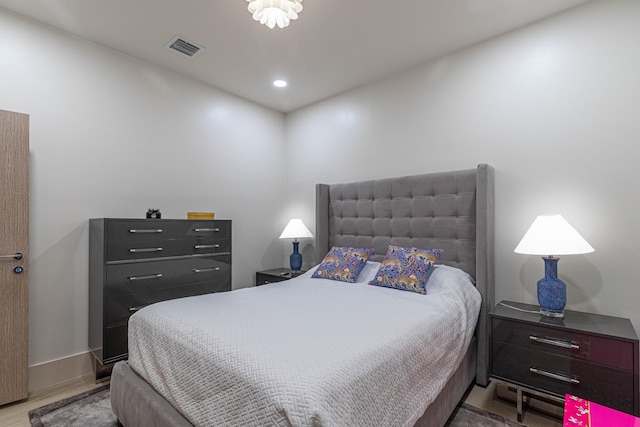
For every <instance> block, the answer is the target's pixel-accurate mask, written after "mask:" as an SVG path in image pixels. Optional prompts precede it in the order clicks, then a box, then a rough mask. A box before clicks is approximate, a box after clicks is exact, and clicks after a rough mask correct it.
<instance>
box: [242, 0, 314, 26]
mask: <svg viewBox="0 0 640 427" xmlns="http://www.w3.org/2000/svg"><path fill="white" fill-rule="evenodd" d="M247 2H249V6H248V7H247V10H249V12H250V13H252V14H253V19H254V20H256V21H260V23H261V24H264V25H266V26H267V27H269V28H274V27H275V26H276V25H278V27H280V28H284V27H287V26H289V21H293V20H295V19H298V13H300V12H302V0H247Z"/></svg>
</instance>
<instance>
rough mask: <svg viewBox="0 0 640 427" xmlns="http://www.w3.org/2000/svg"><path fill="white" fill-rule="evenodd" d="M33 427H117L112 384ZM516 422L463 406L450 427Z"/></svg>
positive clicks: (42, 416)
mask: <svg viewBox="0 0 640 427" xmlns="http://www.w3.org/2000/svg"><path fill="white" fill-rule="evenodd" d="M29 421H30V422H31V425H32V426H33V427H86V426H92V427H116V426H117V425H118V423H117V420H116V416H115V415H114V414H113V412H112V411H111V399H110V395H109V385H105V386H102V387H98V388H95V389H93V390H89V391H87V392H85V393H81V394H78V395H76V396H71V397H68V398H66V399H63V400H60V401H58V402H54V403H51V404H49V405H46V406H43V407H41V408H37V409H34V410H32V411H30V412H29ZM520 426H522V424H518V423H516V422H515V421H511V420H509V419H506V418H503V417H502V416H500V415H496V414H491V413H489V412H486V411H483V410H482V409H479V408H476V407H474V406H471V405H467V404H466V403H464V404H462V405H461V406H459V407H458V408H457V409H456V411H455V412H454V413H453V415H452V416H451V419H449V421H448V422H447V424H446V427H520Z"/></svg>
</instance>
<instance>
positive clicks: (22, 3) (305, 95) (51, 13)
mask: <svg viewBox="0 0 640 427" xmlns="http://www.w3.org/2000/svg"><path fill="white" fill-rule="evenodd" d="M587 1H590V0H304V2H303V6H304V10H303V11H302V12H301V13H300V17H299V19H298V20H296V21H292V23H291V25H290V26H289V27H287V28H284V29H279V28H277V27H276V28H275V29H273V30H270V29H268V28H267V27H266V26H264V25H260V24H259V23H258V22H255V21H253V19H252V17H251V14H250V13H249V12H248V11H247V4H248V3H247V2H246V1H245V0H0V8H4V9H6V10H8V11H10V12H13V13H15V14H18V15H22V16H26V17H28V18H32V19H34V20H36V21H40V22H43V23H46V24H48V25H51V26H53V27H56V28H59V29H61V30H64V31H67V32H69V33H72V34H76V35H78V36H80V37H83V38H86V39H89V40H92V41H94V42H96V43H99V44H102V45H105V46H108V47H111V48H113V49H115V50H118V51H120V52H124V53H126V54H129V55H132V56H135V57H138V58H142V59H144V60H146V61H149V62H151V63H154V64H158V65H160V66H163V67H166V68H169V69H171V70H175V71H177V72H180V73H183V74H185V75H188V76H191V77H194V78H196V79H198V80H200V81H203V82H205V83H208V84H210V85H212V86H215V87H217V88H219V89H223V90H225V91H227V92H230V93H232V94H235V95H238V96H241V97H243V98H246V99H249V100H252V101H254V102H256V103H258V104H261V105H264V106H267V107H270V108H273V109H275V110H278V111H282V112H289V111H293V110H295V109H297V108H300V107H303V106H305V105H309V104H311V103H314V102H316V101H320V100H322V99H325V98H328V97H331V96H333V95H336V94H338V93H340V92H344V91H346V90H348V89H351V88H354V87H356V86H359V85H362V84H365V83H368V82H371V81H374V80H376V79H379V78H381V77H384V76H386V75H389V74H391V73H394V72H397V71H400V70H403V69H407V68H410V67H412V66H415V65H418V64H422V63H426V62H428V61H429V60H431V59H433V58H436V57H438V56H441V55H444V54H446V53H448V52H452V51H454V50H457V49H460V48H463V47H466V46H469V45H472V44H475V43H478V42H480V41H483V40H486V39H489V38H491V37H494V36H496V35H499V34H502V33H505V32H507V31H510V30H513V29H515V28H517V27H521V26H523V25H526V24H528V23H531V22H533V21H536V20H539V19H542V18H545V17H547V16H550V15H553V14H556V13H558V12H561V11H563V10H566V9H569V8H571V7H574V6H576V5H579V4H582V3H586V2H587ZM175 35H180V36H182V37H183V38H185V39H187V40H188V41H191V42H194V43H196V44H198V45H200V46H203V47H204V48H205V49H206V50H205V51H203V52H202V53H201V54H199V55H197V56H195V57H193V58H189V57H187V56H185V55H183V54H181V53H178V52H175V51H172V50H169V49H167V48H166V47H165V45H166V44H167V43H168V42H169V41H170V40H171V39H172V38H173V37H174V36H175ZM276 78H283V79H286V80H287V81H288V82H289V86H288V87H287V88H285V89H277V88H275V87H273V86H272V84H271V82H272V81H273V80H274V79H276Z"/></svg>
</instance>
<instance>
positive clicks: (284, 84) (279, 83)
mask: <svg viewBox="0 0 640 427" xmlns="http://www.w3.org/2000/svg"><path fill="white" fill-rule="evenodd" d="M273 85H274V86H275V87H287V82H286V81H284V80H274V81H273Z"/></svg>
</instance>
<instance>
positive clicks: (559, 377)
mask: <svg viewBox="0 0 640 427" xmlns="http://www.w3.org/2000/svg"><path fill="white" fill-rule="evenodd" d="M529 372H531V373H532V374H538V375H542V376H543V377H547V378H552V379H554V380H559V381H564V382H566V383H571V384H576V385H580V380H579V379H577V378H576V377H572V376H569V375H565V374H558V373H556V372H551V371H546V370H544V369H538V368H536V367H534V366H531V367H530V368H529Z"/></svg>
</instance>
